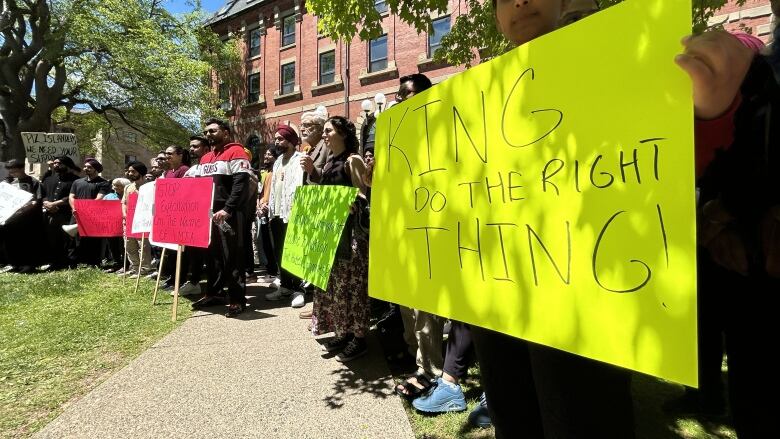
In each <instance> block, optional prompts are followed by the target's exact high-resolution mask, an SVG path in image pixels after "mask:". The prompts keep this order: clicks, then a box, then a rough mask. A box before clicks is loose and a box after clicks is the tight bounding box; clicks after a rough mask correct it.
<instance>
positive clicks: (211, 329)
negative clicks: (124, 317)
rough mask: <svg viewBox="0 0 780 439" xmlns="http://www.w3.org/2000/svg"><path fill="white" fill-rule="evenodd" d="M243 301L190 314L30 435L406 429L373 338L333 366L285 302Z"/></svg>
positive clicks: (396, 432) (351, 433) (354, 434)
mask: <svg viewBox="0 0 780 439" xmlns="http://www.w3.org/2000/svg"><path fill="white" fill-rule="evenodd" d="M268 291H270V290H268V289H266V288H264V287H260V286H253V287H251V288H250V289H249V292H250V294H256V295H260V296H261V295H262V294H264V293H265V292H268ZM250 303H252V305H253V306H254V311H252V312H247V313H244V314H242V315H241V318H240V319H227V318H225V317H224V316H222V315H221V314H210V313H206V312H196V313H195V314H194V315H193V316H192V318H190V319H189V320H187V321H186V322H184V324H183V325H182V326H180V327H179V328H178V329H176V330H175V331H173V332H172V333H171V334H169V335H168V336H166V337H165V338H163V339H162V340H160V341H159V342H158V343H157V344H155V345H154V346H152V347H151V348H150V349H149V350H147V351H146V352H144V353H143V354H141V356H140V357H138V358H137V359H135V360H134V361H133V362H132V363H130V364H129V365H128V366H127V367H125V368H124V369H122V370H120V371H118V372H117V373H115V374H114V375H113V376H111V377H110V378H109V379H108V380H107V381H106V382H104V383H103V384H101V385H100V386H99V387H98V388H96V389H95V390H93V391H92V392H90V393H89V394H87V395H86V396H84V397H83V398H81V399H79V400H78V401H75V402H74V403H72V404H71V405H69V406H68V407H67V408H66V409H65V412H64V413H63V414H62V415H60V416H59V417H58V418H57V419H55V420H54V421H52V422H51V423H50V424H49V425H48V426H46V427H45V428H44V429H42V430H41V431H40V432H39V433H38V434H37V435H36V437H40V438H63V437H68V438H97V437H99V438H120V437H121V438H130V437H133V438H136V437H155V438H159V437H171V438H178V437H182V438H184V437H186V438H250V437H252V438H254V437H259V438H349V439H352V438H383V439H386V438H393V439H395V438H413V437H414V435H413V433H412V429H411V426H410V425H409V421H408V419H407V416H406V413H405V412H404V409H403V406H402V404H401V401H400V399H399V398H398V397H397V396H395V395H393V394H392V391H391V390H392V381H391V376H390V372H389V370H388V369H387V365H386V364H385V362H384V361H383V359H382V355H381V349H380V347H379V345H378V344H377V342H376V340H373V339H371V340H369V344H370V354H369V355H367V356H365V357H363V358H360V359H356V360H354V361H352V362H350V363H348V364H347V365H342V364H341V363H339V362H337V361H336V359H335V358H329V357H325V358H323V351H322V350H321V348H320V343H318V341H317V340H314V339H313V338H312V336H311V334H310V333H309V332H308V331H307V330H306V325H307V323H308V320H301V319H299V318H298V311H299V310H294V309H292V308H290V307H289V303H288V302H286V301H285V302H267V301H265V300H264V299H260V298H250ZM304 309H311V304H307V305H306V308H304Z"/></svg>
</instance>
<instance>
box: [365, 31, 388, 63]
mask: <svg viewBox="0 0 780 439" xmlns="http://www.w3.org/2000/svg"><path fill="white" fill-rule="evenodd" d="M386 68H387V35H382V36H381V37H379V38H377V39H375V40H371V41H369V42H368V71H369V72H378V71H380V70H384V69H386Z"/></svg>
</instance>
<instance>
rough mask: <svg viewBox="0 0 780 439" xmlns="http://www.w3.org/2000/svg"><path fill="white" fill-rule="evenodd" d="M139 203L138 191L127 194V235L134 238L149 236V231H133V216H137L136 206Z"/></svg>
mask: <svg viewBox="0 0 780 439" xmlns="http://www.w3.org/2000/svg"><path fill="white" fill-rule="evenodd" d="M136 204H138V192H133V193H132V194H130V195H128V196H127V217H126V218H125V236H127V237H128V238H132V239H141V238H142V237H143V238H149V234H148V233H132V232H131V230H132V228H133V218H135V206H136Z"/></svg>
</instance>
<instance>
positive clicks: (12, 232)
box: [0, 159, 41, 273]
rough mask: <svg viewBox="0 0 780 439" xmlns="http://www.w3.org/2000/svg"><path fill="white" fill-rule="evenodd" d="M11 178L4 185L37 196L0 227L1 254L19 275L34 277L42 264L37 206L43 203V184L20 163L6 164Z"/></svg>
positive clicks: (17, 161) (13, 160)
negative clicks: (3, 254)
mask: <svg viewBox="0 0 780 439" xmlns="http://www.w3.org/2000/svg"><path fill="white" fill-rule="evenodd" d="M5 168H6V170H8V177H6V178H5V179H4V181H5V182H6V183H8V184H10V185H11V186H14V187H16V188H17V189H21V190H23V191H25V192H29V193H31V194H33V198H32V200H31V201H30V202H29V203H27V204H26V205H25V206H23V207H22V208H21V209H19V210H17V211H16V213H14V214H13V216H11V217H10V218H8V220H7V221H6V222H5V225H2V226H0V252H3V253H5V259H6V260H7V261H8V263H9V264H10V265H11V266H12V268H11V270H12V271H16V272H19V273H33V272H35V266H36V265H37V264H38V259H39V255H38V254H37V252H36V250H37V249H38V248H39V247H40V245H39V242H38V241H40V235H39V234H38V230H40V228H41V226H40V221H41V217H40V215H39V213H38V212H39V211H38V209H37V206H39V205H40V201H41V183H40V182H39V181H38V180H37V179H35V178H33V177H30V176H29V175H27V174H25V173H24V162H23V161H20V160H16V159H12V160H10V161H9V162H8V163H6V164H5Z"/></svg>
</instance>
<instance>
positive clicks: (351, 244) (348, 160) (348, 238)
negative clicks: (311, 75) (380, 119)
mask: <svg viewBox="0 0 780 439" xmlns="http://www.w3.org/2000/svg"><path fill="white" fill-rule="evenodd" d="M323 138H324V139H325V144H326V145H327V146H328V148H329V149H330V150H331V155H330V157H328V160H327V162H325V166H324V167H323V170H322V178H321V181H320V184H322V185H341V186H352V187H357V188H359V189H360V192H361V193H360V195H359V196H358V200H357V201H356V202H355V204H354V205H353V206H352V209H351V212H352V213H350V216H349V218H348V219H347V223H346V225H345V227H344V230H343V231H342V236H341V242H340V243H339V250H338V251H337V252H336V259H335V261H334V263H333V268H332V270H331V273H330V279H329V280H328V290H327V291H325V292H324V294H323V293H322V292H318V293H316V294H315V295H314V307H313V309H312V333H313V334H315V335H318V334H324V333H327V332H335V334H336V337H335V338H334V339H333V340H331V341H330V342H328V343H326V344H325V345H324V348H325V350H326V351H328V352H339V351H341V352H340V353H339V354H338V355H337V357H336V359H337V360H338V361H341V362H347V361H350V360H353V359H355V358H358V357H360V356H362V355H364V354H365V353H366V352H368V349H367V345H366V341H365V336H366V334H367V332H368V324H369V318H370V308H369V302H368V236H367V235H366V234H365V233H361V229H360V228H359V227H355V226H354V225H355V224H357V223H358V222H359V221H358V220H359V219H358V218H357V216H358V215H361V212H362V209H363V208H365V205H366V203H365V190H366V187H365V184H364V176H365V170H366V166H365V164H364V163H363V159H362V158H361V157H360V155H358V154H357V150H358V139H357V136H356V135H355V125H354V124H353V123H352V122H350V121H349V120H347V119H345V118H343V117H341V116H334V117H331V118H330V119H328V121H327V122H325V128H324V129H323Z"/></svg>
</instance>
